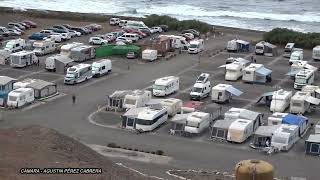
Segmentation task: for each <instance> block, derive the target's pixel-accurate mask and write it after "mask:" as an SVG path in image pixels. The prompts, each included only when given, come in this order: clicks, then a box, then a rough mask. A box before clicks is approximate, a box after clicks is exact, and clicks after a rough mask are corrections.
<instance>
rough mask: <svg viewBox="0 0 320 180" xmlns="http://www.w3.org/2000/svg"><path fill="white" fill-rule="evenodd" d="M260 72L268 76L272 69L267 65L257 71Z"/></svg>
mask: <svg viewBox="0 0 320 180" xmlns="http://www.w3.org/2000/svg"><path fill="white" fill-rule="evenodd" d="M256 72H257V73H258V74H261V75H262V76H268V75H270V74H271V73H272V71H271V70H270V69H267V68H265V67H261V68H259V69H258V70H257V71H256Z"/></svg>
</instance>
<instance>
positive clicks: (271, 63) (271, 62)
mask: <svg viewBox="0 0 320 180" xmlns="http://www.w3.org/2000/svg"><path fill="white" fill-rule="evenodd" d="M282 58H283V57H282V56H279V57H277V58H274V59H273V60H272V61H270V62H269V63H268V64H267V65H268V66H271V65H273V64H274V63H276V62H278V61H279V60H281V59H282Z"/></svg>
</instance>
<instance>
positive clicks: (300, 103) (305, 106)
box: [290, 91, 320, 114]
mask: <svg viewBox="0 0 320 180" xmlns="http://www.w3.org/2000/svg"><path fill="white" fill-rule="evenodd" d="M319 103H320V99H318V98H314V97H312V95H311V93H310V92H301V91H298V92H296V94H295V95H294V96H292V98H291V101H290V113H294V114H304V113H305V112H306V111H309V109H310V104H314V105H319Z"/></svg>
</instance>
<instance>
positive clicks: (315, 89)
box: [301, 85, 320, 99]
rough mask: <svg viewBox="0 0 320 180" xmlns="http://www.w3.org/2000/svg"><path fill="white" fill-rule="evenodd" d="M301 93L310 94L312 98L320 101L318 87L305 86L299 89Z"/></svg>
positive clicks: (319, 89) (319, 88)
mask: <svg viewBox="0 0 320 180" xmlns="http://www.w3.org/2000/svg"><path fill="white" fill-rule="evenodd" d="M301 91H302V92H310V93H311V96H312V97H315V98H318V99H320V87H319V86H314V85H306V86H304V87H303V88H302V89H301Z"/></svg>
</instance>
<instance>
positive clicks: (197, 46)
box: [188, 39, 204, 54]
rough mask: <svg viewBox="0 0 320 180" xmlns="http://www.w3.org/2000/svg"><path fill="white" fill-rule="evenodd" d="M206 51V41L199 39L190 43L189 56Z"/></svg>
mask: <svg viewBox="0 0 320 180" xmlns="http://www.w3.org/2000/svg"><path fill="white" fill-rule="evenodd" d="M203 50H204V41H203V39H197V40H193V41H190V46H189V48H188V53H189V54H197V53H199V52H201V51H203Z"/></svg>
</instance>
